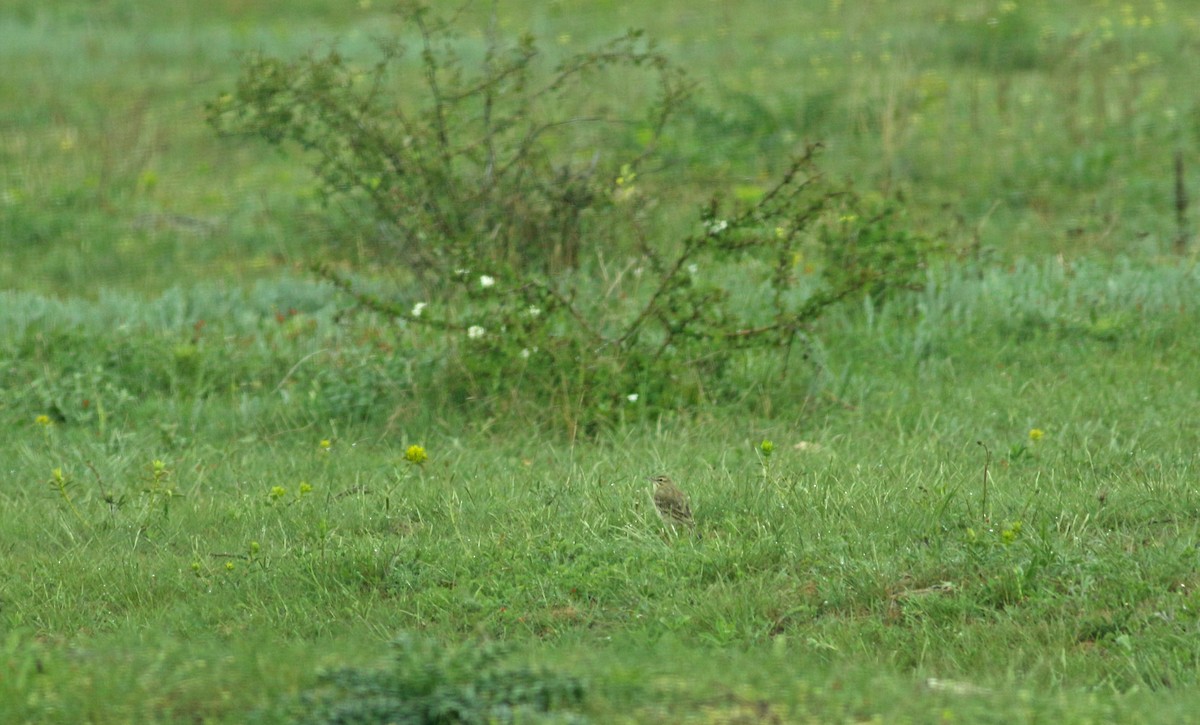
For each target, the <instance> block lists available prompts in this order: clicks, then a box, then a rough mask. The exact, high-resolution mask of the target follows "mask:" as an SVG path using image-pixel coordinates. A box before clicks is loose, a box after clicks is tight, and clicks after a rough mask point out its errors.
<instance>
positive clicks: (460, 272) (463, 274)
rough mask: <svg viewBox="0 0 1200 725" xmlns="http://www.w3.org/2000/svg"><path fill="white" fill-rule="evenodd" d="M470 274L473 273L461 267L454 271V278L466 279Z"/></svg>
mask: <svg viewBox="0 0 1200 725" xmlns="http://www.w3.org/2000/svg"><path fill="white" fill-rule="evenodd" d="M470 273H471V270H469V269H464V268H462V267H459V268H458V269H456V270H454V276H456V277H466V276H467V275H468V274H470Z"/></svg>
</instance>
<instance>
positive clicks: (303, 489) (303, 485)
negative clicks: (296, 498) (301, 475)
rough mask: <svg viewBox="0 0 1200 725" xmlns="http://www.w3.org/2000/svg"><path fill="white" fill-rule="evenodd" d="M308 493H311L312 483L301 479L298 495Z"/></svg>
mask: <svg viewBox="0 0 1200 725" xmlns="http://www.w3.org/2000/svg"><path fill="white" fill-rule="evenodd" d="M310 493H312V484H311V483H309V482H308V481H301V482H300V495H301V496H307V495H308V494H310Z"/></svg>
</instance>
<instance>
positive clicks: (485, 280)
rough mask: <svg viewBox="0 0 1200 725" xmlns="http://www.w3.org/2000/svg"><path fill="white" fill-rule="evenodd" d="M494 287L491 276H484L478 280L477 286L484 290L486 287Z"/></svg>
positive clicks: (494, 280)
mask: <svg viewBox="0 0 1200 725" xmlns="http://www.w3.org/2000/svg"><path fill="white" fill-rule="evenodd" d="M495 285H496V278H495V277H491V276H488V275H486V274H485V275H482V276H481V277H480V278H479V286H480V287H482V288H484V289H487V288H488V287H494V286H495Z"/></svg>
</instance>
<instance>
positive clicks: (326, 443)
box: [320, 438, 333, 453]
mask: <svg viewBox="0 0 1200 725" xmlns="http://www.w3.org/2000/svg"><path fill="white" fill-rule="evenodd" d="M320 445H321V451H322V452H323V453H328V452H329V449H330V448H331V447H332V446H333V441H331V440H329V439H328V438H322V439H321V444H320Z"/></svg>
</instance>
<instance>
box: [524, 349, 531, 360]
mask: <svg viewBox="0 0 1200 725" xmlns="http://www.w3.org/2000/svg"><path fill="white" fill-rule="evenodd" d="M532 354H533V351H532V350H530V349H529V348H525V349H524V350H522V351H521V358H522V359H525V360H528V359H529V356H530V355H532Z"/></svg>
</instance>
